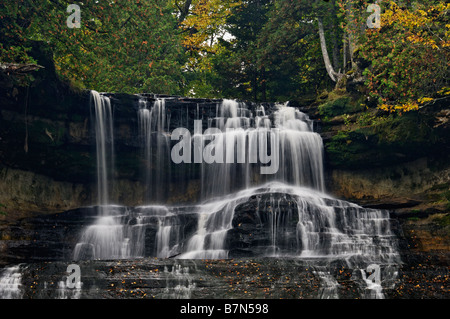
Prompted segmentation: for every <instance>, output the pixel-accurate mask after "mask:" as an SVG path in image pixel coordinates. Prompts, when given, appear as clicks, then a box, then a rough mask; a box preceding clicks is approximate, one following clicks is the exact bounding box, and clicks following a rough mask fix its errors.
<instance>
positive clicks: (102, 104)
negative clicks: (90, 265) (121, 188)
mask: <svg viewBox="0 0 450 319" xmlns="http://www.w3.org/2000/svg"><path fill="white" fill-rule="evenodd" d="M91 101H93V103H92V104H93V108H94V115H95V116H94V117H95V136H96V139H95V140H96V148H97V152H96V153H97V187H98V210H99V216H98V217H97V220H96V222H95V223H94V224H93V225H90V226H88V227H87V228H86V229H85V230H84V232H83V233H82V235H81V237H80V240H79V242H78V243H77V245H76V246H75V249H74V254H73V256H74V257H73V258H74V260H80V259H118V258H130V257H138V256H141V255H142V250H141V249H140V248H141V245H140V243H141V242H142V234H143V232H142V227H141V225H139V224H136V225H129V224H127V223H126V220H127V217H128V214H127V212H126V211H123V209H121V208H120V207H117V206H112V205H111V204H110V201H109V195H110V186H111V183H112V180H113V178H112V176H113V171H114V160H113V159H114V129H113V127H114V121H113V111H112V107H111V101H110V99H109V98H108V97H107V96H104V95H101V94H99V93H98V92H96V91H91Z"/></svg>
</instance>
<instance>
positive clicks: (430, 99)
mask: <svg viewBox="0 0 450 319" xmlns="http://www.w3.org/2000/svg"><path fill="white" fill-rule="evenodd" d="M433 100H434V99H433V98H431V97H422V98H420V99H418V100H417V102H419V103H420V104H425V103H428V102H431V101H433Z"/></svg>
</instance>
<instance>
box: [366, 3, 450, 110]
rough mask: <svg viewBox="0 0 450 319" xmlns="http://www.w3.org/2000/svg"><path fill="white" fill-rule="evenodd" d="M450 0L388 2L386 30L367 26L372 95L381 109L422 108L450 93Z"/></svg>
mask: <svg viewBox="0 0 450 319" xmlns="http://www.w3.org/2000/svg"><path fill="white" fill-rule="evenodd" d="M449 9H450V4H445V3H444V2H438V3H436V4H433V2H432V1H430V2H424V3H422V4H421V5H419V4H418V5H416V6H415V7H414V8H401V7H399V6H398V5H397V4H396V3H394V2H391V3H389V4H388V5H387V7H386V8H385V10H384V13H383V14H382V27H381V29H372V30H367V31H366V34H365V37H364V39H363V42H362V46H361V56H362V57H363V58H364V59H366V60H368V61H371V67H369V68H368V69H366V70H365V75H366V76H367V82H366V84H367V87H368V89H369V91H370V95H371V96H372V97H373V98H376V99H377V100H378V105H379V107H380V108H381V109H382V110H385V111H389V112H399V113H402V112H408V111H412V110H418V109H419V108H421V107H424V106H425V105H428V104H430V103H433V101H435V100H436V99H439V98H442V97H443V96H445V95H447V94H448V91H449V90H448V87H449V86H450V84H449V79H450V73H449V67H450V59H449V58H450V38H449V35H450V19H449V15H448V12H449Z"/></svg>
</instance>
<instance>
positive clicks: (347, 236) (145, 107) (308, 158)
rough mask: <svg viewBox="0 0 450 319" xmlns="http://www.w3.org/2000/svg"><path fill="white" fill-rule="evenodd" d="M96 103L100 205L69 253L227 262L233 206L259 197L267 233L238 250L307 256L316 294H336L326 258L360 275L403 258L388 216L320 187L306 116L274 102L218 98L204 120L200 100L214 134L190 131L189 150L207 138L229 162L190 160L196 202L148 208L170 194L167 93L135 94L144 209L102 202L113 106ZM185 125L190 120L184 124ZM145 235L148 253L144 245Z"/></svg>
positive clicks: (98, 98)
mask: <svg viewBox="0 0 450 319" xmlns="http://www.w3.org/2000/svg"><path fill="white" fill-rule="evenodd" d="M93 100H94V102H95V109H96V112H95V114H96V123H97V124H96V136H97V138H96V142H97V161H98V162H97V163H98V166H99V169H98V184H99V204H101V206H102V207H103V208H102V210H101V212H102V213H101V214H100V217H99V218H98V220H97V222H96V223H95V224H93V225H91V226H88V227H87V228H86V230H85V231H84V232H83V234H82V236H81V238H80V241H79V243H78V244H77V245H76V247H75V251H74V258H75V259H120V258H136V257H142V256H156V257H160V258H170V257H175V258H179V259H224V258H230V257H233V256H234V255H233V254H232V255H231V256H230V250H232V248H233V247H231V246H232V244H230V243H231V242H233V238H232V236H233V234H234V233H233V232H236V231H239V227H240V224H239V223H238V224H236V218H237V217H236V211H238V210H240V209H241V208H242V206H243V205H246V204H247V203H249V202H251V201H253V200H255V199H256V203H257V204H256V205H255V207H253V208H252V210H251V211H250V213H251V214H254V216H253V217H254V218H253V217H252V218H253V219H252V220H253V222H254V223H256V224H258V225H257V228H258V229H261V231H262V232H263V234H264V236H263V237H264V238H263V239H260V240H259V241H258V242H257V244H256V246H251V244H248V247H241V248H240V249H241V250H242V251H247V252H250V251H251V252H252V256H263V257H264V256H266V257H289V258H302V259H304V260H308V261H310V262H311V267H312V268H314V267H316V269H317V271H316V274H317V275H318V276H319V277H320V278H321V279H322V282H323V286H324V288H323V289H322V292H321V293H320V296H319V297H323V298H336V297H338V283H337V282H336V281H335V280H334V277H333V276H332V275H331V274H330V272H329V270H328V266H327V265H328V261H330V260H334V261H335V260H342V261H343V262H344V263H345V264H346V265H347V266H349V267H352V268H355V269H359V270H361V271H362V270H364V269H366V267H367V266H368V265H369V264H377V265H395V264H398V263H399V262H400V259H399V254H398V252H397V248H396V238H395V236H394V235H393V234H392V233H391V230H390V221H389V214H388V212H384V211H379V210H372V209H364V208H362V207H360V206H358V205H355V204H351V203H348V202H345V201H340V200H337V199H334V198H332V197H330V196H328V195H327V194H326V193H324V190H325V187H324V172H323V143H322V139H321V137H320V135H319V134H317V133H315V132H313V122H312V121H311V120H310V119H309V118H308V117H307V116H306V115H305V114H304V113H302V112H300V111H298V110H296V109H294V108H292V107H289V106H287V105H277V106H276V108H275V110H272V111H271V112H268V113H267V112H266V110H265V109H264V107H262V106H258V107H256V108H253V109H252V108H250V107H249V106H248V105H246V104H245V103H240V102H236V101H232V100H224V101H223V102H222V103H218V104H217V108H216V114H215V117H210V118H207V119H205V118H204V116H203V115H202V116H200V111H199V109H198V105H197V111H196V113H195V117H196V119H197V120H199V119H200V118H201V119H202V120H206V121H207V122H206V123H205V124H207V127H208V128H214V129H216V130H213V131H210V132H209V133H203V132H202V131H199V130H197V131H196V132H194V134H193V135H192V137H191V140H190V142H191V143H192V144H193V145H194V153H195V151H196V150H195V145H198V144H196V143H198V142H200V145H201V146H202V147H205V146H206V145H208V142H210V143H211V141H214V147H215V155H217V154H222V156H223V157H222V158H223V159H226V160H225V161H223V162H220V161H218V162H214V163H206V162H202V163H197V164H198V165H199V167H200V169H199V170H198V172H199V176H196V177H197V178H198V179H199V180H200V184H201V190H200V192H201V198H202V202H201V203H198V204H195V205H193V206H189V207H184V208H183V207H174V206H161V205H160V206H155V205H153V204H151V203H157V202H159V201H161V200H162V198H163V195H164V194H165V193H167V192H168V191H169V186H168V181H169V180H170V179H171V173H172V171H171V170H170V168H168V167H169V166H170V165H167V162H168V160H169V158H170V146H171V141H170V132H169V129H170V114H169V113H170V112H168V110H167V108H166V101H165V99H156V100H155V101H153V102H147V99H146V98H145V97H140V99H139V109H138V123H139V137H140V140H141V145H142V149H143V154H144V156H143V157H144V159H145V165H144V168H143V173H144V174H143V175H144V176H145V181H146V184H147V195H146V198H145V199H144V202H146V203H148V204H149V205H147V206H141V207H136V208H125V207H120V206H111V205H108V204H109V202H108V192H109V190H108V185H109V180H108V178H110V176H111V171H109V169H107V167H111V166H110V165H108V163H107V159H108V155H107V154H108V152H110V150H109V149H108V147H107V145H108V143H107V142H106V141H108V140H109V141H113V134H112V132H111V131H110V130H112V127H113V125H112V116H111V115H112V112H111V109H110V102H109V100H108V99H107V98H106V97H104V96H102V95H99V94H98V93H95V92H93ZM181 117H182V116H181ZM188 119H189V112H188V110H187V111H186V121H187V120H188ZM186 127H192V125H190V124H189V123H186ZM197 129H198V128H197ZM272 129H274V132H276V134H277V136H278V142H279V143H278V145H273V143H272V144H271V145H270V147H267V146H265V148H264V149H262V150H261V147H262V146H261V144H260V143H258V141H259V137H260V136H264V135H265V134H268V133H269V132H270V131H271V130H272ZM194 130H195V126H194ZM211 132H212V133H211ZM111 146H112V145H111ZM111 150H112V148H111ZM261 153H267V154H266V155H268V153H271V156H272V160H274V159H275V158H277V159H278V160H279V167H278V170H277V171H276V173H275V174H267V175H261V174H259V169H260V166H261V165H260V164H261V163H258V161H257V160H258V158H259V157H260V155H261ZM111 154H112V153H111ZM111 158H112V155H111ZM263 164H266V163H263ZM180 172H181V173H180ZM178 174H186V176H184V178H185V179H189V178H191V177H192V172H191V171H189V170H187V171H183V170H180V171H179V172H178ZM181 177H182V176H181ZM250 213H249V214H250ZM188 216H189V217H188ZM188 220H189V222H187V221H188ZM188 225H190V226H188ZM149 236H150V239H149ZM149 240H150V241H151V242H152V244H153V248H151V249H150V248H149V247H147V246H146V245H148V243H149ZM361 282H363V283H366V286H367V287H365V288H362V289H369V290H370V293H369V294H368V296H369V297H371V298H380V297H382V293H381V292H380V287H381V286H380V285H378V284H377V285H373V284H369V282H368V281H367V280H366V278H364V277H362V278H361ZM365 295H367V294H365Z"/></svg>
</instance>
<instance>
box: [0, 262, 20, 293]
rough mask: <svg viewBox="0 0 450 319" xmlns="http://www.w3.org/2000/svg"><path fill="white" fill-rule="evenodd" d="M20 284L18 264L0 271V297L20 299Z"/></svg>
mask: <svg viewBox="0 0 450 319" xmlns="http://www.w3.org/2000/svg"><path fill="white" fill-rule="evenodd" d="M21 286H22V274H21V273H20V265H17V266H12V267H8V268H5V269H4V270H3V271H2V272H0V299H20V298H21V297H22V291H21Z"/></svg>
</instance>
